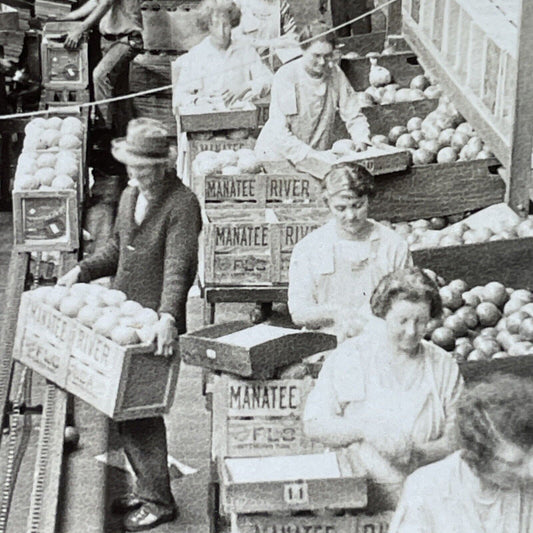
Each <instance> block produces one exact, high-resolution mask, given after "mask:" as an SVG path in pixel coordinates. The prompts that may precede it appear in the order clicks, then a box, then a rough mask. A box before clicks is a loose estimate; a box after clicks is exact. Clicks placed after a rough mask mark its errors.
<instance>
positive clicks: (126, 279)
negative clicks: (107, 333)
mask: <svg viewBox="0 0 533 533" xmlns="http://www.w3.org/2000/svg"><path fill="white" fill-rule="evenodd" d="M138 194H139V191H138V189H137V188H136V187H127V188H126V189H125V190H124V192H123V193H122V197H121V199H120V205H119V209H118V214H117V218H116V222H115V229H114V232H113V235H112V236H111V238H110V239H109V241H108V242H107V243H106V245H105V246H104V247H103V248H102V249H101V250H100V251H99V252H97V253H96V254H95V255H93V256H92V257H90V258H88V259H85V260H84V261H82V262H81V263H80V267H81V274H80V281H82V282H83V281H84V282H87V281H90V280H93V279H97V278H101V277H104V276H115V279H114V282H113V288H115V289H118V290H121V291H123V292H124V293H126V295H127V296H128V299H130V300H134V301H136V302H139V303H140V304H141V305H143V306H145V307H149V308H151V309H154V310H155V311H157V312H159V313H170V314H171V315H172V316H174V318H175V319H176V327H177V328H178V332H179V333H183V332H185V330H186V325H185V307H186V303H187V293H188V291H189V289H190V287H191V285H192V284H193V282H194V278H195V276H196V269H197V265H198V235H199V233H200V231H201V229H202V220H201V215H200V206H199V203H198V200H197V198H196V196H195V195H194V193H193V192H192V191H191V190H190V189H189V188H188V187H186V186H185V185H184V184H183V183H182V182H181V181H180V180H178V179H177V178H176V176H175V174H172V173H169V174H167V175H166V176H165V178H164V180H163V182H162V183H161V187H160V190H159V193H158V195H157V197H156V199H155V200H154V201H152V202H150V203H149V204H148V208H147V212H146V216H145V218H144V220H143V222H142V223H141V225H140V226H138V225H137V224H136V222H135V219H134V216H135V206H136V202H137V197H138Z"/></svg>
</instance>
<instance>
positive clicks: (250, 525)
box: [231, 511, 393, 533]
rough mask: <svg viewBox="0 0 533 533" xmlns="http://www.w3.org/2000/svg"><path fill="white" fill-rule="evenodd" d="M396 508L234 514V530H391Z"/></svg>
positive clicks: (267, 532)
mask: <svg viewBox="0 0 533 533" xmlns="http://www.w3.org/2000/svg"><path fill="white" fill-rule="evenodd" d="M392 515H393V513H392V511H388V512H384V513H377V514H375V515H365V514H347V515H344V516H335V515H332V514H321V515H319V516H316V515H314V514H312V513H309V514H308V515H304V516H302V515H299V516H284V515H265V514H256V515H236V516H232V522H231V533H387V531H388V529H389V524H390V521H391V520H392Z"/></svg>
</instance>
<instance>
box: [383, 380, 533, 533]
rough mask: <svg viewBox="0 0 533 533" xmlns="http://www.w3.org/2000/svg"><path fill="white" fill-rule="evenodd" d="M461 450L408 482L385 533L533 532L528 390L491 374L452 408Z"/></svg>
mask: <svg viewBox="0 0 533 533" xmlns="http://www.w3.org/2000/svg"><path fill="white" fill-rule="evenodd" d="M457 426H458V428H459V434H460V443H461V445H462V446H461V448H462V449H461V450H460V451H458V452H455V453H454V454H452V455H450V456H449V457H447V458H446V459H443V460H442V461H439V462H437V463H434V464H432V465H428V466H426V467H424V468H421V469H420V470H417V471H416V472H415V473H413V474H412V475H411V476H409V477H408V478H407V481H406V482H405V486H404V490H403V493H402V497H401V500H400V503H399V505H398V508H397V510H396V513H395V515H394V518H393V520H392V522H391V525H390V529H389V532H390V533H426V532H428V531H431V533H463V532H466V531H468V533H532V532H533V384H532V383H531V379H526V378H518V377H514V376H513V377H512V376H503V375H495V376H493V377H492V378H491V379H490V380H489V381H488V382H481V383H479V384H478V385H476V386H475V387H474V388H472V389H471V390H470V391H469V392H468V393H466V394H464V395H463V397H462V398H461V400H460V401H459V404H458V407H457Z"/></svg>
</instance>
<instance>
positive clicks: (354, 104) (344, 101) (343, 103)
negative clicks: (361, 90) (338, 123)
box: [336, 68, 370, 142]
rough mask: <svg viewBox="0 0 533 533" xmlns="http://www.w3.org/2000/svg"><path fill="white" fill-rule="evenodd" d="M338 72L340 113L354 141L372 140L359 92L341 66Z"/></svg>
mask: <svg viewBox="0 0 533 533" xmlns="http://www.w3.org/2000/svg"><path fill="white" fill-rule="evenodd" d="M336 73H337V83H338V87H339V115H340V117H341V119H342V120H343V121H344V123H345V124H346V129H347V130H348V133H349V134H350V137H351V138H352V139H353V140H354V142H370V141H369V139H370V127H369V125H368V120H367V118H366V117H365V115H364V114H363V113H362V112H361V106H360V105H359V99H358V97H357V94H356V92H355V91H354V90H353V87H352V86H351V85H350V82H349V81H348V78H346V76H345V74H344V72H342V71H341V70H340V68H337V70H336Z"/></svg>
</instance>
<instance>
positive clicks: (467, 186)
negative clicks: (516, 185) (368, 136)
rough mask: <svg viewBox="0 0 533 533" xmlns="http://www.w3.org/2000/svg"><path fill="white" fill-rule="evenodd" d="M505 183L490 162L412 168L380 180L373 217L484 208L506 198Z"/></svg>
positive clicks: (394, 218)
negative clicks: (493, 170)
mask: <svg viewBox="0 0 533 533" xmlns="http://www.w3.org/2000/svg"><path fill="white" fill-rule="evenodd" d="M504 194H505V189H504V183H503V181H502V180H501V178H500V177H499V175H498V173H497V172H496V173H494V174H492V173H491V172H490V171H489V168H488V167H487V164H486V161H481V160H480V161H465V162H459V163H445V164H432V165H424V166H415V167H411V168H410V169H409V170H408V171H407V172H405V173H397V174H389V175H387V176H380V177H378V178H377V179H376V196H375V197H374V198H373V199H372V200H371V202H370V216H372V218H375V219H376V220H392V221H398V220H413V219H415V218H431V217H435V216H445V215H450V214H454V213H464V212H465V211H470V210H473V209H480V208H482V207H487V206H489V205H492V204H496V203H499V202H502V201H503V200H504Z"/></svg>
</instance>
